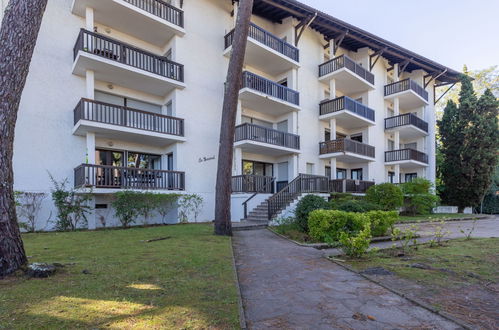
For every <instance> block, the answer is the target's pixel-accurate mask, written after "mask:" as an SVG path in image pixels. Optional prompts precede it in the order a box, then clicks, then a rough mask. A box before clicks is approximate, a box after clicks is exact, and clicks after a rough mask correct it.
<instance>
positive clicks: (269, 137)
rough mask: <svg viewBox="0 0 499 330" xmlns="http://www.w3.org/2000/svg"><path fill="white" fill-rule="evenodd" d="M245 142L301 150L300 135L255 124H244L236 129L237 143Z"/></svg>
mask: <svg viewBox="0 0 499 330" xmlns="http://www.w3.org/2000/svg"><path fill="white" fill-rule="evenodd" d="M243 140H250V141H256V142H262V143H268V144H272V145H276V146H280V147H286V148H291V149H300V136H299V135H296V134H291V133H286V132H281V131H278V130H275V129H270V128H266V127H263V126H258V125H254V124H242V125H239V126H237V127H236V136H235V142H238V141H243Z"/></svg>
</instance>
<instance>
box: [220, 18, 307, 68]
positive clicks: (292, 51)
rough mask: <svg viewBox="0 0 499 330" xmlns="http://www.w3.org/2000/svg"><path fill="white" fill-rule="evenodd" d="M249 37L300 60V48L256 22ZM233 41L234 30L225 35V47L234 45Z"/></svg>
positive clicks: (295, 59) (251, 27) (250, 30)
mask: <svg viewBox="0 0 499 330" xmlns="http://www.w3.org/2000/svg"><path fill="white" fill-rule="evenodd" d="M248 37H250V38H252V39H255V40H256V41H258V42H260V43H262V44H264V45H265V46H267V47H269V48H272V49H273V50H275V51H277V52H279V53H281V54H283V55H284V56H286V57H289V58H290V59H292V60H294V61H296V62H299V61H300V50H299V49H298V48H296V47H295V46H293V45H291V44H289V43H287V42H286V41H284V40H282V39H281V38H279V37H277V36H275V35H273V34H272V33H270V32H268V31H265V30H264V29H262V28H261V27H259V26H258V25H256V24H253V23H251V25H250V28H249V34H248ZM233 41H234V30H232V31H230V32H229V33H227V34H226V35H225V49H227V48H229V47H230V46H231V45H232V42H233Z"/></svg>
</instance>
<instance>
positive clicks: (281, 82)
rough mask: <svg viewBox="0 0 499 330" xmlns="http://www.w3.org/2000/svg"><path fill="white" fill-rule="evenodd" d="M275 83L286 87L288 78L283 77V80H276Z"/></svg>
mask: <svg viewBox="0 0 499 330" xmlns="http://www.w3.org/2000/svg"><path fill="white" fill-rule="evenodd" d="M277 83H278V84H279V85H281V86H284V87H288V79H287V78H286V79H283V80H281V81H278V82H277Z"/></svg>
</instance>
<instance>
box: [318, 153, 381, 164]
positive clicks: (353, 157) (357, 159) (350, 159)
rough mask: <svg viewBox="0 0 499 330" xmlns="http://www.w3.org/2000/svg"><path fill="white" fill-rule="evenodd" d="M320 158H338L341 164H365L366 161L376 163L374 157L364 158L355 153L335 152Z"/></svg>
mask: <svg viewBox="0 0 499 330" xmlns="http://www.w3.org/2000/svg"><path fill="white" fill-rule="evenodd" d="M319 158H320V159H330V158H336V160H339V161H340V162H344V163H365V162H366V161H367V162H374V161H375V159H374V158H372V157H368V156H362V155H359V154H355V153H353V152H334V153H329V154H323V155H320V156H319Z"/></svg>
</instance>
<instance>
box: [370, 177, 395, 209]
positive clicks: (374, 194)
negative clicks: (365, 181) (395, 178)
mask: <svg viewBox="0 0 499 330" xmlns="http://www.w3.org/2000/svg"><path fill="white" fill-rule="evenodd" d="M366 200H367V201H368V202H371V203H374V204H377V205H379V206H380V207H381V209H382V210H384V211H392V210H396V209H398V208H399V207H401V206H402V205H403V203H404V195H403V193H402V190H401V189H400V188H399V187H398V186H396V185H394V184H392V183H382V184H376V185H374V186H371V187H369V189H367V192H366Z"/></svg>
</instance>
